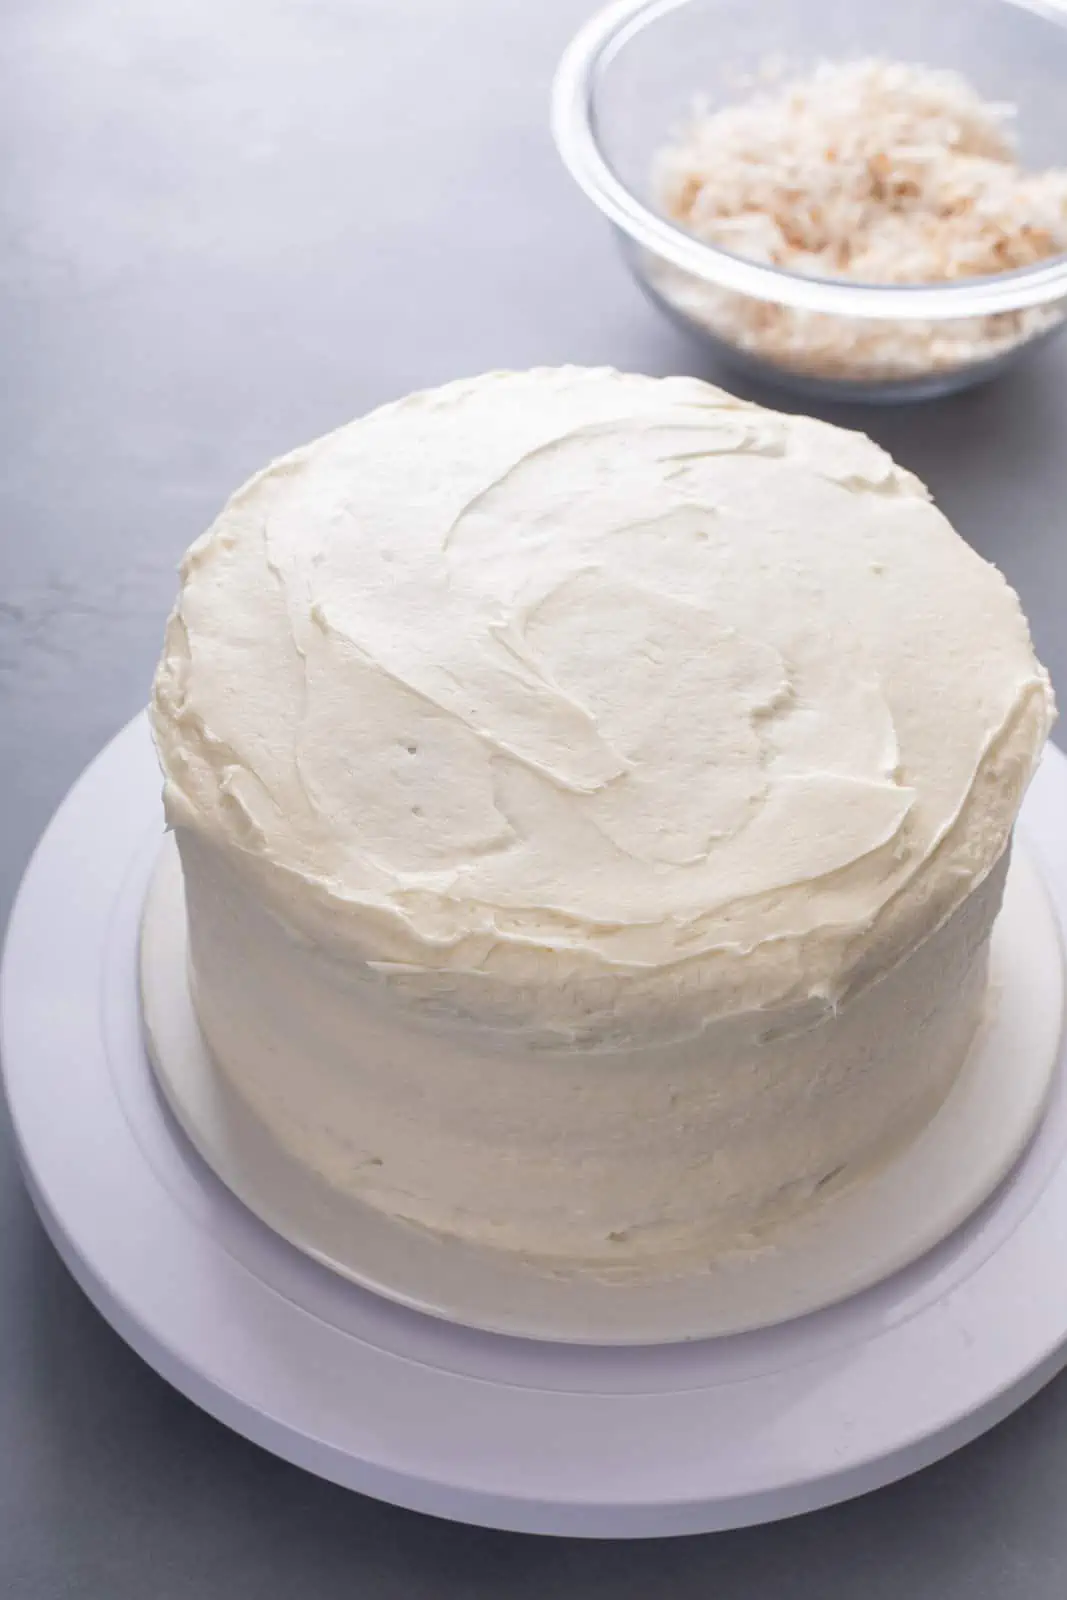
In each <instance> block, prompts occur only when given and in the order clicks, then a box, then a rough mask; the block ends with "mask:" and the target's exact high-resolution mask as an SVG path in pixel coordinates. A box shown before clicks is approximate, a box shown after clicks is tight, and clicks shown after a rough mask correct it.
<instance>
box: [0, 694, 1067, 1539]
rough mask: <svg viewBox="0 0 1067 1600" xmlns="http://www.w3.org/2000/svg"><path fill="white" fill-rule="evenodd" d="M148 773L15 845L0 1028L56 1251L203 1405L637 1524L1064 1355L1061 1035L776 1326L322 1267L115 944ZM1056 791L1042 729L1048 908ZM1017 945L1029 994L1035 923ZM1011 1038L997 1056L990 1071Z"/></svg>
mask: <svg viewBox="0 0 1067 1600" xmlns="http://www.w3.org/2000/svg"><path fill="white" fill-rule="evenodd" d="M158 790H159V780H158V774H157V771H156V768H155V763H154V758H153V755H152V753H151V750H150V747H149V742H148V738H147V734H146V730H145V728H144V725H143V722H142V721H141V720H140V719H138V721H137V722H135V723H133V724H131V725H130V727H128V728H127V729H126V730H125V731H124V732H123V733H122V734H121V735H120V736H119V737H118V739H116V740H115V741H114V743H113V744H111V745H110V746H109V747H108V748H107V749H106V750H105V751H104V752H103V753H102V755H101V756H100V757H99V758H98V759H97V761H96V762H94V763H93V765H92V766H91V767H90V768H89V770H88V771H87V772H86V773H85V775H84V776H83V777H82V779H81V780H80V781H79V783H78V784H77V785H76V786H75V788H74V790H73V791H72V793H71V795H70V796H69V797H68V799H67V801H66V802H65V803H64V805H63V806H62V807H61V809H60V811H59V813H58V814H57V816H56V818H55V820H54V821H53V823H52V825H51V827H50V828H49V830H48V832H47V833H46V835H45V837H44V839H43V841H42V843H41V845H40V847H39V849H38V852H37V854H36V856H35V858H34V860H33V862H32V864H31V866H30V869H29V871H28V872H27V875H26V879H25V882H24V885H23V888H22V891H21V894H20V896H19V900H18V903H17V905H16V908H15V912H14V915H13V918H12V922H11V927H10V931H9V939H8V946H7V951H6V955H5V962H4V970H3V977H2V989H0V1021H2V1035H0V1038H2V1044H3V1055H4V1064H5V1073H6V1082H7V1091H8V1096H9V1100H10V1104H11V1110H12V1115H13V1120H14V1124H15V1128H16V1133H17V1137H18V1141H19V1147H20V1152H21V1156H22V1161H23V1165H24V1169H25V1173H26V1178H27V1182H28V1183H29V1186H30V1188H31V1191H32V1193H33V1196H34V1199H35V1201H36V1204H37V1206H38V1209H39V1211H40V1213H41V1215H42V1218H43V1220H44V1222H45V1225H46V1227H47V1228H48V1230H49V1232H50V1234H51V1236H52V1238H53V1240H54V1242H55V1244H56V1246H57V1248H58V1249H59V1251H60V1253H61V1254H62V1255H63V1257H64V1259H65V1261H66V1262H67V1264H68V1266H69V1267H70V1269H71V1271H72V1272H73V1273H74V1275H75V1277H76V1278H77V1279H78V1281H79V1282H80V1283H81V1285H82V1287H83V1288H84V1289H85V1290H86V1292H87V1293H88V1294H89V1295H90V1297H91V1298H92V1299H93V1300H94V1301H95V1303H96V1304H97V1306H98V1307H99V1308H100V1310H101V1311H102V1312H103V1313H104V1315H105V1316H106V1317H107V1318H108V1319H109V1320H110V1321H111V1322H112V1323H113V1324H114V1326H115V1327H116V1328H117V1329H118V1331H119V1332H120V1333H121V1334H122V1335H123V1337H124V1338H126V1339H127V1340H128V1341H129V1342H130V1344H132V1345H133V1347H134V1348H135V1349H137V1350H138V1351H139V1352H140V1353H141V1355H143V1356H144V1357H145V1359H146V1360H148V1361H149V1362H150V1363H151V1364H152V1365H153V1366H155V1367H156V1368H157V1369H158V1370H159V1371H160V1372H161V1373H162V1374H163V1375H164V1376H165V1377H167V1378H168V1379H169V1380H170V1381H171V1382H172V1383H174V1384H175V1385H176V1386H177V1387H178V1388H180V1389H181V1390H183V1391H184V1392H185V1393H186V1394H188V1395H189V1396H190V1397H191V1398H192V1399H194V1400H195V1401H196V1402H198V1403H199V1404H200V1405H202V1406H204V1407H205V1409H207V1410H208V1411H210V1412H212V1413H213V1414H214V1415H216V1416H217V1417H219V1418H220V1419H221V1420H222V1421H224V1422H226V1423H228V1424H229V1425H230V1426H232V1427H234V1428H236V1429H238V1430H239V1431H240V1432H242V1433H244V1434H246V1435H247V1436H248V1437H250V1438H252V1439H254V1440H256V1441H257V1442H258V1443H260V1444H262V1445H264V1446H265V1447H266V1448H268V1449H270V1450H273V1451H275V1452H276V1453H277V1454H279V1455H281V1456H284V1457H285V1458H287V1459H288V1460H291V1461H294V1462H296V1463H298V1464H299V1465H302V1466H304V1467H307V1468H308V1469H310V1470H312V1471H314V1472H317V1473H319V1474H321V1475H322V1476H324V1477H327V1478H330V1479H332V1480H334V1481H335V1482H338V1483H342V1484H345V1485H347V1486H349V1487H351V1488H354V1489H358V1490H361V1491H363V1492H365V1493H368V1494H373V1495H377V1496H379V1497H380V1498H383V1499H387V1500H391V1501H394V1502H396V1503H398V1504H401V1505H406V1506H411V1507H414V1508H416V1509H418V1510H422V1511H429V1512H433V1513H436V1514H438V1515H441V1516H448V1517H453V1518H457V1519H461V1520H464V1521H470V1522H478V1523H483V1524H486V1525H489V1526H495V1527H506V1528H515V1529H522V1530H528V1531H534V1532H545V1533H570V1534H585V1535H590V1536H601V1537H626V1536H647V1535H656V1534H671V1533H689V1532H697V1531H704V1530H711V1529H717V1528H726V1527H734V1526H739V1525H742V1524H746V1523H752V1522H759V1521H765V1520H770V1519H772V1518H776V1517H783V1516H788V1515H791V1514H794V1513H796V1512H800V1511H805V1510H808V1509H812V1508H814V1507H816V1506H821V1505H826V1504H828V1503H830V1502H832V1501H835V1500H839V1499H844V1498H846V1497H848V1496H851V1495H855V1494H860V1493H862V1492H864V1491H865V1490H867V1489H870V1488H873V1487H875V1486H877V1485H879V1484H883V1483H887V1482H889V1481H891V1480H892V1479H894V1478H897V1477H900V1476H902V1475H903V1474H905V1473H907V1472H909V1471H913V1470H914V1469H916V1468H918V1467H921V1466H923V1465H925V1464H926V1463H928V1462H930V1461H933V1460H935V1459H937V1458H938V1457H939V1456H942V1455H944V1454H946V1453H947V1452H948V1451H950V1450H952V1449H954V1448H955V1447H956V1446H957V1445H960V1444H962V1443H964V1442H965V1441H967V1440H969V1439H971V1438H974V1437H975V1436H976V1435H977V1434H978V1433H980V1432H982V1431H983V1430H984V1429H986V1428H988V1427H990V1426H991V1425H992V1424H993V1423H995V1422H996V1421H998V1420H999V1419H1000V1418H1002V1417H1003V1416H1005V1415H1006V1414H1007V1413H1008V1412H1009V1411H1011V1410H1012V1409H1013V1408H1014V1407H1015V1406H1017V1405H1019V1404H1020V1403H1021V1402H1022V1401H1023V1400H1024V1399H1026V1398H1027V1397H1028V1396H1029V1395H1030V1394H1032V1393H1033V1392H1034V1391H1035V1390H1036V1389H1037V1388H1039V1387H1040V1385H1041V1384H1042V1383H1044V1382H1046V1381H1047V1380H1048V1378H1050V1377H1051V1376H1052V1375H1053V1373H1054V1372H1056V1371H1057V1370H1058V1369H1059V1368H1060V1367H1061V1366H1062V1365H1063V1364H1064V1363H1065V1362H1067V1275H1065V1274H1064V1273H1063V1271H1062V1259H1063V1243H1064V1238H1065V1235H1067V1073H1065V1072H1064V1071H1063V1070H1062V1066H1063V1062H1062V1059H1061V1064H1060V1069H1059V1070H1058V1071H1057V1073H1056V1075H1055V1078H1054V1081H1053V1084H1052V1091H1051V1095H1050V1098H1049V1102H1048V1107H1047V1110H1046V1113H1045V1116H1044V1118H1043V1119H1042V1121H1041V1125H1040V1127H1039V1129H1038V1131H1037V1133H1036V1135H1035V1137H1034V1138H1033V1140H1032V1141H1031V1143H1030V1144H1029V1145H1028V1147H1027V1149H1026V1150H1025V1152H1024V1153H1023V1155H1022V1157H1021V1159H1020V1160H1019V1161H1018V1162H1017V1164H1016V1165H1015V1167H1014V1168H1013V1170H1012V1172H1011V1173H1010V1175H1009V1176H1008V1177H1007V1178H1006V1180H1005V1181H1004V1182H1003V1183H1002V1184H1001V1185H1000V1186H999V1188H998V1189H997V1190H996V1192H995V1193H994V1194H993V1195H992V1196H991V1197H990V1198H989V1199H988V1200H987V1201H986V1202H985V1203H984V1204H983V1205H982V1206H981V1207H980V1209H979V1210H978V1211H977V1212H976V1213H975V1214H974V1215H973V1216H972V1217H971V1218H970V1219H969V1220H968V1221H966V1222H965V1223H963V1225H962V1226H960V1227H959V1228H957V1229H956V1230H955V1231H954V1232H953V1233H952V1234H951V1235H950V1236H949V1237H948V1238H946V1239H944V1240H943V1241H942V1242H941V1243H940V1244H939V1245H937V1246H936V1247H935V1248H933V1249H932V1250H930V1251H929V1252H928V1253H927V1254H925V1255H924V1256H922V1258H921V1259H919V1260H918V1261H915V1262H913V1263H912V1264H911V1265H910V1266H909V1267H907V1268H905V1269H904V1270H902V1271H899V1272H897V1273H896V1274H894V1275H893V1276H892V1277H890V1278H888V1279H886V1280H884V1281H883V1282H881V1283H879V1284H877V1285H875V1286H874V1287H872V1288H869V1289H867V1290H865V1291H864V1292H863V1293H860V1294H857V1295H854V1296H853V1297H852V1298H850V1299H848V1300H846V1301H843V1302H841V1303H839V1304H837V1305H836V1306H833V1307H831V1308H828V1309H825V1310H823V1311H820V1312H817V1313H814V1314H812V1315H808V1316H805V1317H801V1318H797V1319H794V1320H792V1321H789V1322H785V1323H782V1324H780V1325H778V1326H776V1327H770V1328H765V1329H763V1330H761V1331H756V1332H750V1333H746V1334H740V1335H735V1336H732V1337H722V1338H718V1339H713V1340H704V1341H700V1342H689V1343H681V1344H663V1345H658V1346H651V1347H649V1346H646V1347H603V1348H599V1347H591V1346H585V1347H582V1346H579V1345H575V1344H561V1343H556V1344H552V1343H546V1342H533V1341H529V1340H523V1339H518V1338H512V1337H503V1336H499V1335H494V1334H488V1333H481V1332H475V1331H473V1330H471V1329H467V1328H462V1327H459V1326H457V1325H454V1324H451V1323H448V1322H444V1321H441V1320H438V1319H437V1318H433V1317H428V1316H425V1315H422V1314H420V1313H419V1312H417V1311H414V1310H412V1309H410V1308H408V1307H405V1306H401V1305H397V1304H394V1303H392V1302H390V1301H388V1300H386V1299H384V1298H381V1297H379V1296H377V1295H374V1294H371V1293H368V1292H367V1291H365V1290H363V1289H360V1288H359V1287H357V1286H355V1285H354V1284H352V1283H350V1282H347V1281H346V1280H345V1279H344V1278H342V1277H340V1276H339V1275H337V1274H336V1273H334V1272H331V1271H328V1270H327V1269H325V1268H324V1267H322V1266H320V1265H319V1264H318V1263H317V1262H315V1261H313V1260H312V1259H310V1258H309V1257H308V1256H307V1255H305V1254H303V1253H302V1252H301V1251H299V1250H296V1249H294V1248H293V1247H292V1246H291V1245H290V1244H287V1243H286V1242H285V1241H284V1240H282V1239H281V1238H280V1237H278V1235H277V1234H275V1233H274V1232H272V1231H271V1230H270V1229H269V1228H267V1227H266V1226H265V1225H264V1224H263V1223H262V1222H260V1221H259V1220H257V1218H256V1217H254V1216H253V1215H252V1213H251V1212H250V1211H248V1210H246V1209H245V1207H244V1206H242V1205H241V1204H240V1203H239V1202H238V1201H237V1200H235V1199H234V1197H233V1196H232V1195H231V1194H230V1193H229V1191H228V1190H227V1189H226V1188H225V1187H224V1186H223V1185H222V1184H221V1183H220V1182H219V1181H218V1180H217V1179H216V1178H215V1177H214V1175H213V1174H212V1173H211V1172H210V1170H209V1169H208V1168H207V1167H206V1166H205V1164H204V1163H203V1162H202V1161H201V1160H200V1158H199V1157H198V1156H197V1155H196V1154H195V1152H194V1151H193V1149H192V1148H191V1146H190V1145H189V1143H188V1142H187V1140H186V1139H185V1138H184V1136H183V1135H182V1134H181V1133H180V1131H179V1130H178V1129H177V1128H176V1126H175V1125H174V1123H173V1121H172V1119H171V1118H170V1116H169V1114H168V1113H167V1112H166V1110H165V1108H164V1106H163V1104H162V1101H161V1099H160V1097H159V1096H158V1094H157V1091H156V1088H155V1084H154V1080H153V1078H152V1076H151V1073H150V1071H149V1069H148V1066H147V1061H146V1058H145V1055H144V1050H143V1046H142V1041H141V1029H140V1016H139V1010H138V1005H137V944H138V926H139V922H140V912H141V906H142V902H143V898H144V893H145V888H146V885H147V883H148V880H149V878H150V876H151V872H152V868H153V864H154V862H155V859H156V856H157V854H158V849H159V838H160V815H159V802H158ZM1065 816H1067V761H1065V759H1064V757H1063V756H1061V755H1060V754H1059V753H1058V752H1055V751H1053V752H1050V753H1049V755H1048V757H1047V758H1046V760H1045V763H1044V765H1043V767H1042V769H1041V772H1040V773H1039V775H1038V777H1037V779H1036V780H1035V783H1034V786H1033V788H1032V790H1031V793H1030V795H1029V797H1028V799H1027V802H1026V806H1025V810H1024V817H1023V822H1022V827H1021V832H1022V835H1023V838H1024V840H1025V842H1026V845H1027V848H1028V851H1029V852H1030V853H1031V854H1032V855H1033V856H1034V857H1036V859H1037V860H1038V861H1039V862H1040V864H1041V868H1042V871H1043V874H1044V877H1045V881H1046V883H1047V885H1048V888H1049V890H1050V893H1051V895H1052V897H1053V899H1054V901H1055V905H1056V911H1057V915H1058V917H1059V919H1060V921H1061V923H1062V922H1064V921H1065V920H1067V829H1064V828H1063V820H1064V818H1065ZM1034 904H1035V906H1036V905H1037V904H1038V902H1034ZM1034 915H1035V918H1037V919H1038V920H1040V915H1041V914H1040V912H1038V911H1037V910H1036V909H1035V912H1034ZM1022 936H1023V937H1025V938H1026V939H1027V940H1028V941H1030V934H1029V933H1027V934H1024V935H1022ZM1031 948H1032V950H1033V953H1034V960H1033V964H1032V967H1031V965H1030V964H1029V963H1027V964H1024V965H1025V966H1026V971H1027V972H1029V973H1030V974H1031V976H1032V975H1033V973H1035V972H1036V973H1041V972H1044V973H1045V976H1044V977H1040V978H1039V983H1038V988H1037V990H1035V992H1034V995H1033V997H1032V998H1033V1000H1034V1003H1035V1004H1036V1005H1037V1006H1038V1008H1039V1009H1041V1010H1043V1012H1045V1013H1046V1014H1047V1011H1048V1006H1049V1000H1048V993H1047V990H1048V978H1047V973H1048V970H1049V969H1048V968H1047V967H1046V966H1045V965H1044V962H1045V958H1046V957H1047V956H1048V954H1049V950H1050V944H1049V939H1048V937H1047V935H1046V936H1045V937H1044V938H1043V939H1041V940H1036V941H1032V942H1031ZM1023 978H1024V979H1025V974H1023ZM1024 1065H1025V1064H1024V1063H1021V1062H1019V1061H1015V1060H1012V1059H1011V1058H1010V1056H1005V1058H1004V1060H1003V1061H1002V1069H1003V1074H1004V1075H1006V1076H1007V1077H1008V1078H1009V1079H1010V1076H1011V1074H1012V1073H1013V1072H1014V1071H1017V1070H1019V1069H1020V1067H1023V1066H1024ZM1024 1077H1026V1074H1025V1072H1024ZM1030 1081H1031V1082H1032V1080H1030Z"/></svg>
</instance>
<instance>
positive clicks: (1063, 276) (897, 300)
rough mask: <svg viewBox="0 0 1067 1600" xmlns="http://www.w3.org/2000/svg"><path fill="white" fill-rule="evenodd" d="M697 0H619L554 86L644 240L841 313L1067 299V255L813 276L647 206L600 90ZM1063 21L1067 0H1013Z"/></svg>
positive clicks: (607, 201) (579, 36)
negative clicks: (949, 278)
mask: <svg viewBox="0 0 1067 1600" xmlns="http://www.w3.org/2000/svg"><path fill="white" fill-rule="evenodd" d="M691 3H692V0H614V3H613V4H611V5H608V6H606V7H605V8H604V9H603V10H602V11H599V12H597V13H596V14H595V15H594V16H593V17H591V18H590V19H589V21H588V22H586V23H585V24H584V25H583V26H582V27H581V28H580V29H579V30H578V32H577V33H576V34H575V36H574V38H573V39H572V40H571V42H570V44H569V45H568V46H567V49H566V50H565V51H564V53H563V56H562V58H561V59H560V63H559V66H558V68H557V69H556V75H555V78H554V80H553V84H552V99H551V126H552V134H553V137H554V139H555V142H556V148H557V150H558V151H559V154H560V157H561V159H562V161H563V164H564V166H565V167H566V168H567V170H568V172H569V173H570V175H571V177H572V178H573V179H574V181H575V182H576V183H577V185H578V187H579V188H580V189H581V190H582V191H583V193H584V194H585V195H586V196H587V197H588V199H590V200H591V201H592V202H593V204H594V205H595V206H597V207H598V209H599V210H600V211H602V212H603V213H604V215H605V216H606V217H608V218H609V219H610V221H612V222H613V223H614V224H615V225H616V227H618V228H620V229H621V230H622V232H623V233H625V234H626V235H627V236H628V237H629V238H630V239H632V240H633V241H634V242H635V243H636V244H639V245H642V246H643V247H644V248H645V249H646V250H648V251H650V252H651V253H652V254H653V255H656V256H658V257H660V258H661V259H662V260H664V261H669V262H670V263H672V265H674V266H676V267H680V268H681V269H682V270H683V271H685V272H688V273H691V274H692V275H693V276H694V277H696V278H701V279H703V280H704V282H706V283H711V284H715V285H716V286H717V287H719V288H721V289H732V290H735V291H736V292H738V293H740V294H746V295H750V296H752V297H753V298H754V299H757V300H769V301H773V302H775V303H776V304H778V305H786V306H795V307H797V308H798V309H800V310H804V311H822V312H829V313H831V314H833V315H837V316H850V317H873V318H876V319H882V320H887V321H893V320H896V319H899V318H921V319H923V320H924V321H925V320H933V319H938V318H955V317H979V316H987V315H992V314H994V313H996V312H1004V311H1019V310H1022V309H1023V308H1024V307H1028V306H1040V305H1047V304H1049V303H1050V302H1052V301H1055V300H1059V299H1062V298H1064V297H1067V255H1059V256H1052V257H1050V258H1049V259H1048V260H1047V261H1043V262H1040V263H1038V264H1036V265H1035V266H1032V267H1022V268H1018V269H1016V270H1015V271H1013V272H1002V273H997V274H996V275H995V276H993V277H984V278H967V279H966V280H964V281H962V282H957V283H944V284H941V283H932V284H931V283H922V284H871V283H854V282H849V281H846V280H843V279H840V278H814V277H812V278H808V277H802V276H800V274H798V273H793V272H788V271H786V270H785V269H784V268H781V267H772V266H765V265H763V264H762V263H759V262H755V261H746V260H744V259H743V258H742V257H740V256H735V255H731V254H730V253H729V252H728V251H726V250H720V249H717V248H716V247H715V246H714V245H710V244H705V243H704V242H702V241H701V240H699V239H695V238H694V237H693V236H692V235H691V234H688V233H686V232H685V231H684V230H683V229H681V228H677V227H675V226H674V225H673V223H670V222H667V221H666V220H665V219H664V218H663V217H659V216H657V215H656V213H655V212H653V211H650V210H648V208H647V207H646V206H644V205H642V204H641V202H640V201H639V200H638V199H637V198H636V196H635V195H634V194H633V193H632V192H631V191H630V190H629V189H628V188H627V187H626V186H625V185H624V184H623V183H622V182H621V181H620V180H619V178H618V177H617V176H616V174H615V173H614V171H613V170H612V168H611V166H610V164H609V162H608V161H607V160H606V158H605V156H604V154H603V152H602V151H601V148H600V143H599V140H598V138H597V134H596V91H597V86H598V83H599V81H600V79H601V77H602V76H603V74H604V73H605V71H606V70H607V68H608V67H609V66H610V64H611V61H612V59H613V58H614V56H615V55H616V54H617V53H618V52H619V51H620V50H621V49H622V48H623V47H624V46H625V45H626V44H628V43H629V42H630V41H631V40H632V39H634V38H636V37H637V36H638V35H639V34H641V33H643V32H644V31H645V30H646V29H647V28H649V27H651V26H652V25H653V24H654V23H656V22H658V21H659V20H660V19H661V18H662V17H665V16H667V15H668V14H669V13H671V12H672V11H677V10H679V9H680V8H681V7H682V6H686V5H689V4H691ZM1003 3H1004V4H1006V5H1011V6H1013V7H1014V8H1016V9H1020V10H1025V11H1029V12H1031V13H1033V14H1035V15H1037V16H1039V17H1042V18H1044V19H1045V20H1046V21H1048V22H1049V23H1051V24H1052V25H1054V26H1056V27H1059V28H1061V29H1064V28H1067V10H1065V9H1064V7H1063V4H1062V0H1003Z"/></svg>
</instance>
